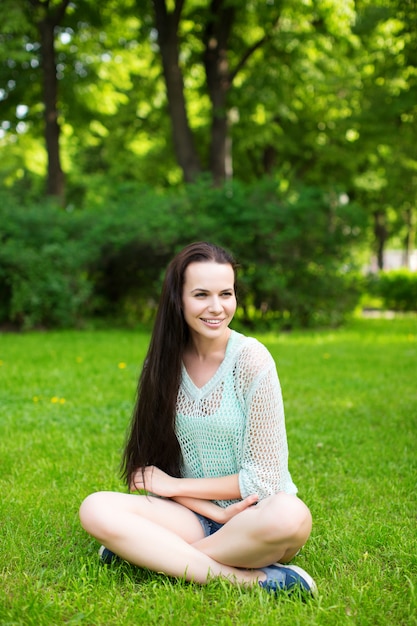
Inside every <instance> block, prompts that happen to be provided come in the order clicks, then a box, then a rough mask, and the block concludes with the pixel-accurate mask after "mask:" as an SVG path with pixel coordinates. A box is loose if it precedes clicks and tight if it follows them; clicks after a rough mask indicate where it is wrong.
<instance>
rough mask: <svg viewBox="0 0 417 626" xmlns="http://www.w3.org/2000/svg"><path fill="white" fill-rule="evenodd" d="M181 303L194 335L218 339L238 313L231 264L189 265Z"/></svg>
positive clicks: (198, 263) (206, 262)
mask: <svg viewBox="0 0 417 626" xmlns="http://www.w3.org/2000/svg"><path fill="white" fill-rule="evenodd" d="M184 279H185V280H184V286H183V292H182V303H183V313H184V319H185V321H186V323H187V324H188V326H189V328H190V331H191V334H192V335H193V334H197V335H199V336H201V337H204V338H213V339H215V338H219V337H220V336H221V335H222V333H224V331H225V330H226V329H227V327H228V326H229V324H230V322H231V321H232V319H233V316H234V314H235V311H236V294H235V288H234V282H235V274H234V271H233V267H232V266H231V265H229V264H228V263H215V262H214V261H205V262H197V263H190V265H188V267H187V269H186V270H185V276H184Z"/></svg>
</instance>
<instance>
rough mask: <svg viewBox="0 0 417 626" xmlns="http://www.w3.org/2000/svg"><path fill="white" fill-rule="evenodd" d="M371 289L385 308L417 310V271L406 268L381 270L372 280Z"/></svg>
mask: <svg viewBox="0 0 417 626" xmlns="http://www.w3.org/2000/svg"><path fill="white" fill-rule="evenodd" d="M371 291H372V293H373V294H375V295H376V296H379V297H380V298H381V299H382V302H383V306H384V308H385V309H389V310H391V311H417V272H412V271H411V270H407V269H405V268H404V269H399V270H389V271H384V272H380V273H379V274H377V275H376V276H375V277H373V278H372V280H371Z"/></svg>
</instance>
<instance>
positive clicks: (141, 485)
mask: <svg viewBox="0 0 417 626" xmlns="http://www.w3.org/2000/svg"><path fill="white" fill-rule="evenodd" d="M177 480H179V479H178V478H174V477H173V476H169V474H166V473H165V472H163V471H162V470H160V469H159V468H158V467H155V466H154V465H148V466H147V467H145V469H144V471H143V473H142V469H141V468H139V469H137V470H136V471H135V472H134V473H133V474H132V477H131V479H130V484H129V489H130V491H139V490H140V489H145V490H146V491H149V492H150V493H153V494H155V495H157V496H163V497H165V498H172V497H173V496H175V495H176V493H175V484H176V482H177Z"/></svg>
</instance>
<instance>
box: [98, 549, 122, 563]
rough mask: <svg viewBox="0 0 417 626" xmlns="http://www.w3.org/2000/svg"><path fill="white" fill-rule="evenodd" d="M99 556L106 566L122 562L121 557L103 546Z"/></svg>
mask: <svg viewBox="0 0 417 626" xmlns="http://www.w3.org/2000/svg"><path fill="white" fill-rule="evenodd" d="M98 555H99V557H100V561H101V562H102V563H103V564H104V565H110V563H113V562H115V561H119V560H120V557H119V556H117V554H115V553H114V552H112V551H111V550H109V549H108V548H106V546H101V548H100V549H99V551H98Z"/></svg>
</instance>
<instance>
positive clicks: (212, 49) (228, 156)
mask: <svg viewBox="0 0 417 626" xmlns="http://www.w3.org/2000/svg"><path fill="white" fill-rule="evenodd" d="M224 4H226V6H224ZM210 14H211V18H210V19H209V21H208V22H207V26H206V30H205V37H204V42H205V50H204V67H205V70H206V77H207V87H208V93H209V97H210V101H211V105H212V122H211V141H210V171H211V174H212V176H213V180H214V183H215V184H217V185H218V184H221V183H222V182H224V180H225V179H226V178H227V177H230V176H231V173H232V153H231V141H230V140H229V139H228V116H227V94H228V92H229V89H230V86H231V76H230V68H229V61H228V40H229V36H230V33H231V30H232V26H233V23H234V20H235V14H236V9H235V7H234V6H232V5H230V4H228V3H225V2H224V0H212V2H211V6H210Z"/></svg>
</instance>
